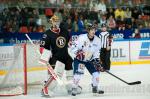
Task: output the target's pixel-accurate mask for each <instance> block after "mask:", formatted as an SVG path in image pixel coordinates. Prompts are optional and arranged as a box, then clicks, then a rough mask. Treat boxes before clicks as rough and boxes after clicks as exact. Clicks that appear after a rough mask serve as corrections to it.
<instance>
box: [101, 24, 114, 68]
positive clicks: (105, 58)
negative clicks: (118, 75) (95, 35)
mask: <svg viewBox="0 0 150 99" xmlns="http://www.w3.org/2000/svg"><path fill="white" fill-rule="evenodd" d="M101 27H102V28H101V33H100V34H99V37H100V39H101V45H102V46H101V54H100V59H101V62H102V66H103V67H104V69H105V70H110V62H111V61H110V53H111V45H112V40H113V37H112V35H111V34H110V33H109V32H108V31H107V26H106V24H102V26H101Z"/></svg>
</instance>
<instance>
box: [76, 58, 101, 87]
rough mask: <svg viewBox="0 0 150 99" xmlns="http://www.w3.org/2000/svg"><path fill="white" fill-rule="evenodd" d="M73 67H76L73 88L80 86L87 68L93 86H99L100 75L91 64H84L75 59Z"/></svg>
mask: <svg viewBox="0 0 150 99" xmlns="http://www.w3.org/2000/svg"><path fill="white" fill-rule="evenodd" d="M73 67H74V80H73V87H77V86H78V85H79V82H80V79H81V77H82V75H83V74H84V69H85V68H87V70H88V71H89V73H90V74H91V75H92V85H93V86H98V84H99V74H100V73H99V72H98V71H97V70H96V68H95V67H94V66H93V65H92V64H91V63H89V62H83V61H79V60H77V59H75V60H74V66H73Z"/></svg>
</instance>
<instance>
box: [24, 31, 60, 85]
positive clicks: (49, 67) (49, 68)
mask: <svg viewBox="0 0 150 99" xmlns="http://www.w3.org/2000/svg"><path fill="white" fill-rule="evenodd" d="M25 36H26V37H27V38H28V40H29V41H30V43H31V44H32V45H33V47H34V49H35V50H36V51H37V53H38V54H40V52H39V51H38V50H37V49H36V48H35V44H34V43H33V41H32V40H31V38H30V37H29V36H28V34H25ZM40 55H41V54H40ZM46 65H47V69H48V71H49V72H50V73H51V75H52V76H53V77H54V79H55V80H56V81H57V82H58V84H59V85H63V81H62V80H61V79H59V77H58V75H57V74H56V73H55V72H54V69H53V68H52V66H51V65H50V64H49V63H46Z"/></svg>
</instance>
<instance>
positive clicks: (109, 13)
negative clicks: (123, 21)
mask: <svg viewBox="0 0 150 99" xmlns="http://www.w3.org/2000/svg"><path fill="white" fill-rule="evenodd" d="M110 16H113V18H115V14H114V10H113V8H112V7H110V8H109V9H108V12H107V19H108V18H109V17H110Z"/></svg>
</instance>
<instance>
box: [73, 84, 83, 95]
mask: <svg viewBox="0 0 150 99" xmlns="http://www.w3.org/2000/svg"><path fill="white" fill-rule="evenodd" d="M81 92H82V87H81V86H78V87H77V88H72V91H71V95H72V96H76V95H77V94H81Z"/></svg>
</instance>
